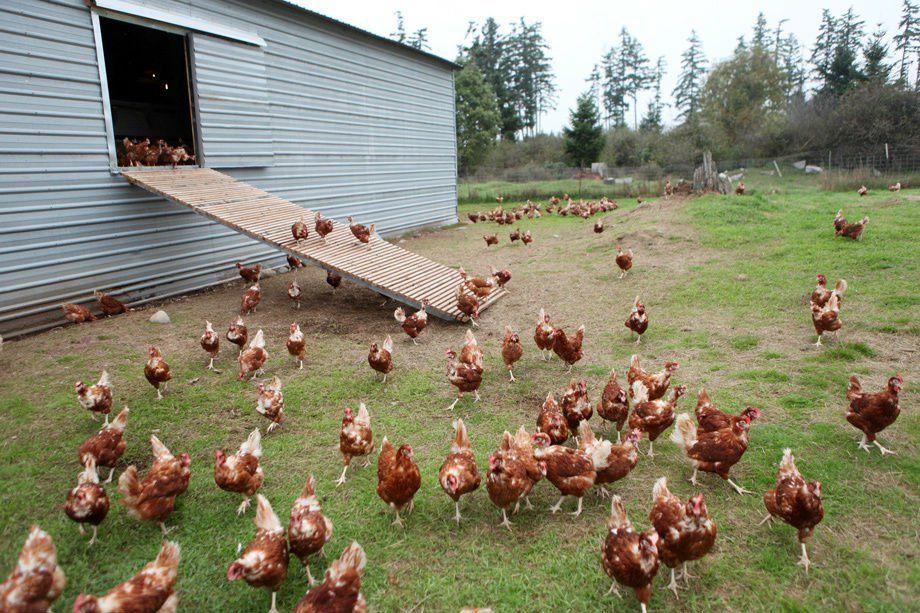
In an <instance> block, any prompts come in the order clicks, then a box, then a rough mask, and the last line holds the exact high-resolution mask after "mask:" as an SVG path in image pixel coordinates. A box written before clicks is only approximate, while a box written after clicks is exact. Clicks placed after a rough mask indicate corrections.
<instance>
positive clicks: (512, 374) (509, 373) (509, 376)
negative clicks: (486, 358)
mask: <svg viewBox="0 0 920 613" xmlns="http://www.w3.org/2000/svg"><path fill="white" fill-rule="evenodd" d="M508 381H510V382H511V383H514V382H515V381H517V379H515V378H514V371H513V370H511V369H510V368H509V369H508Z"/></svg>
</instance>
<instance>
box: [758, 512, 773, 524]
mask: <svg viewBox="0 0 920 613" xmlns="http://www.w3.org/2000/svg"><path fill="white" fill-rule="evenodd" d="M767 522H770V523H771V524H772V523H773V516H772V515H767V516H766V517H764V518H763V519H761V520H760V523H759V524H757V525H758V526H762V525H764V524H765V523H767Z"/></svg>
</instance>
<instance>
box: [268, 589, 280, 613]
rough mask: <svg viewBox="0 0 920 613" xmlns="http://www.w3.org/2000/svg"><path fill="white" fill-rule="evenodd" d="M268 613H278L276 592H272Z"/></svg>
mask: <svg viewBox="0 0 920 613" xmlns="http://www.w3.org/2000/svg"><path fill="white" fill-rule="evenodd" d="M268 613H278V592H272V608H271V609H269V610H268Z"/></svg>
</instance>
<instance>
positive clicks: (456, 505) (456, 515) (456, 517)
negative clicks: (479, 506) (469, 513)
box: [454, 500, 463, 526]
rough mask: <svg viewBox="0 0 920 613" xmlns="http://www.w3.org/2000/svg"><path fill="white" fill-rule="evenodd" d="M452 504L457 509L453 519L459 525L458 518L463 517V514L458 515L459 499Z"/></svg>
mask: <svg viewBox="0 0 920 613" xmlns="http://www.w3.org/2000/svg"><path fill="white" fill-rule="evenodd" d="M454 506H455V508H456V510H457V512H456V513H454V520H455V521H456V522H457V525H458V526H459V525H460V520H461V519H463V516H462V515H460V501H459V500H458V501H456V502H454Z"/></svg>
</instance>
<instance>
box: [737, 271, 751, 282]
mask: <svg viewBox="0 0 920 613" xmlns="http://www.w3.org/2000/svg"><path fill="white" fill-rule="evenodd" d="M747 280H748V276H747V275H746V274H743V273H742V274H740V275H738V276H737V277H735V281H747Z"/></svg>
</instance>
